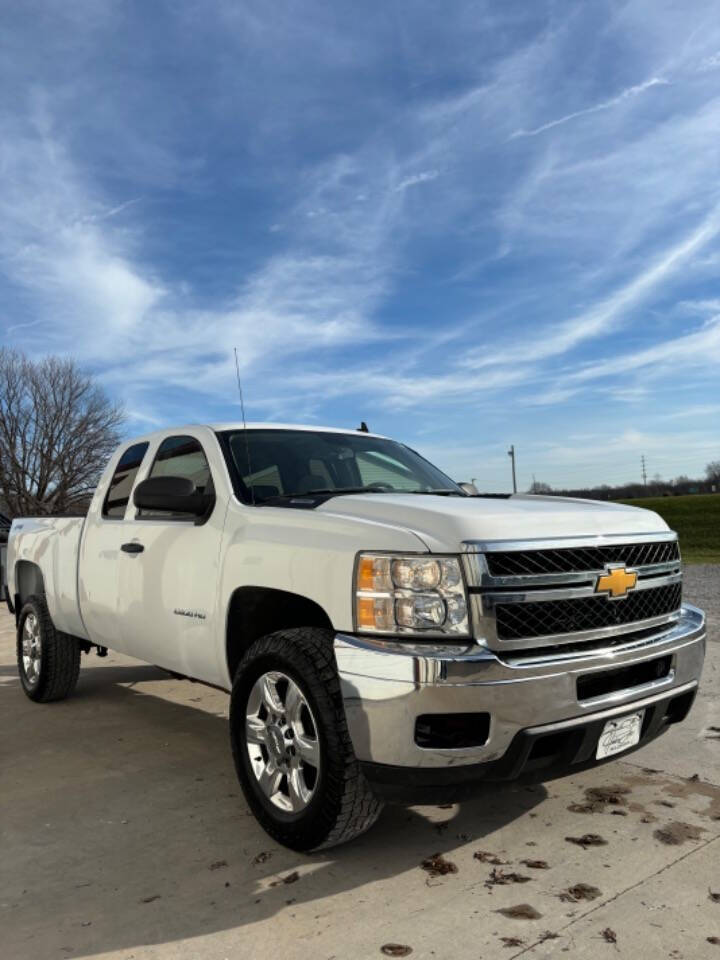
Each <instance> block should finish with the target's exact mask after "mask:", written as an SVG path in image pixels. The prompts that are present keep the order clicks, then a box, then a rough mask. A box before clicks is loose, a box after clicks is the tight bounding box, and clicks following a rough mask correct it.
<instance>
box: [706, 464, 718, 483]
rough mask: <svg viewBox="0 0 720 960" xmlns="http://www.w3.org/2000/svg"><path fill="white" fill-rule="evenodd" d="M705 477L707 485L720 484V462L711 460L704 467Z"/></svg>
mask: <svg viewBox="0 0 720 960" xmlns="http://www.w3.org/2000/svg"><path fill="white" fill-rule="evenodd" d="M705 476H706V477H707V478H708V482H709V483H720V460H711V461H710V463H709V464H708V465H707V466H706V467H705Z"/></svg>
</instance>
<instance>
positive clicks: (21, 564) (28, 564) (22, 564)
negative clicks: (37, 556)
mask: <svg viewBox="0 0 720 960" xmlns="http://www.w3.org/2000/svg"><path fill="white" fill-rule="evenodd" d="M34 595H37V596H45V580H44V579H43V575H42V570H41V569H40V567H39V566H38V565H37V564H36V563H33V562H32V560H18V561H17V563H16V564H15V600H14V604H15V619H16V620H17V619H18V618H19V617H20V611H21V610H22V608H23V605H24V604H25V601H26V600H27V598H28V597H32V596H34Z"/></svg>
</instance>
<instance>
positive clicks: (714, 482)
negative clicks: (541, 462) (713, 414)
mask: <svg viewBox="0 0 720 960" xmlns="http://www.w3.org/2000/svg"><path fill="white" fill-rule="evenodd" d="M528 493H536V494H546V495H550V496H557V497H584V498H586V499H589V500H634V499H639V498H641V497H678V496H683V495H685V494H691V493H720V460H712V461H711V462H710V463H708V465H707V466H706V467H705V476H704V477H703V478H701V479H697V480H693V479H692V478H691V477H686V476H684V475H681V476H679V477H675V479H674V480H663V479H662V477H660V475H659V474H656V475H655V476H654V477H653V478H652V479H649V480H648V482H647V483H621V484H617V485H616V486H610V485H609V484H607V483H601V484H598V485H597V486H594V487H551V486H550V484H549V483H543V482H542V481H536V482H534V483H532V484H531V485H530V488H529V490H528Z"/></svg>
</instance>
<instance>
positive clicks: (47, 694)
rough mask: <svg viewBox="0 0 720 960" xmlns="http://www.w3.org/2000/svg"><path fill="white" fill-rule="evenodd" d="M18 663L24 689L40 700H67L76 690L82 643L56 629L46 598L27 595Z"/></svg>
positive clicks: (20, 623) (21, 614) (22, 611)
mask: <svg viewBox="0 0 720 960" xmlns="http://www.w3.org/2000/svg"><path fill="white" fill-rule="evenodd" d="M17 664H18V673H19V674H20V682H21V684H22V688H23V690H24V691H25V693H26V695H27V696H28V697H29V698H30V699H31V700H34V701H36V702H37V703H49V702H50V701H52V700H64V699H65V697H67V696H69V695H70V694H71V693H72V692H73V690H74V689H75V685H76V683H77V680H78V674H79V673H80V645H79V644H78V642H77V640H75V638H74V637H70V636H68V635H67V634H64V633H58V631H57V630H56V629H55V627H54V626H53V622H52V620H51V619H50V613H49V611H48V608H47V604H46V603H45V598H44V597H41V596H33V597H28V599H27V601H26V602H25V604H24V605H23V607H22V609H21V611H20V617H19V619H18V630H17Z"/></svg>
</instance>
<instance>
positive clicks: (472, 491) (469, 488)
mask: <svg viewBox="0 0 720 960" xmlns="http://www.w3.org/2000/svg"><path fill="white" fill-rule="evenodd" d="M458 486H459V487H460V489H461V490H464V491H465V493H466V494H467V495H468V496H469V497H477V496H479V492H478V488H477V487H476V486H475V484H474V483H458Z"/></svg>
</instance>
